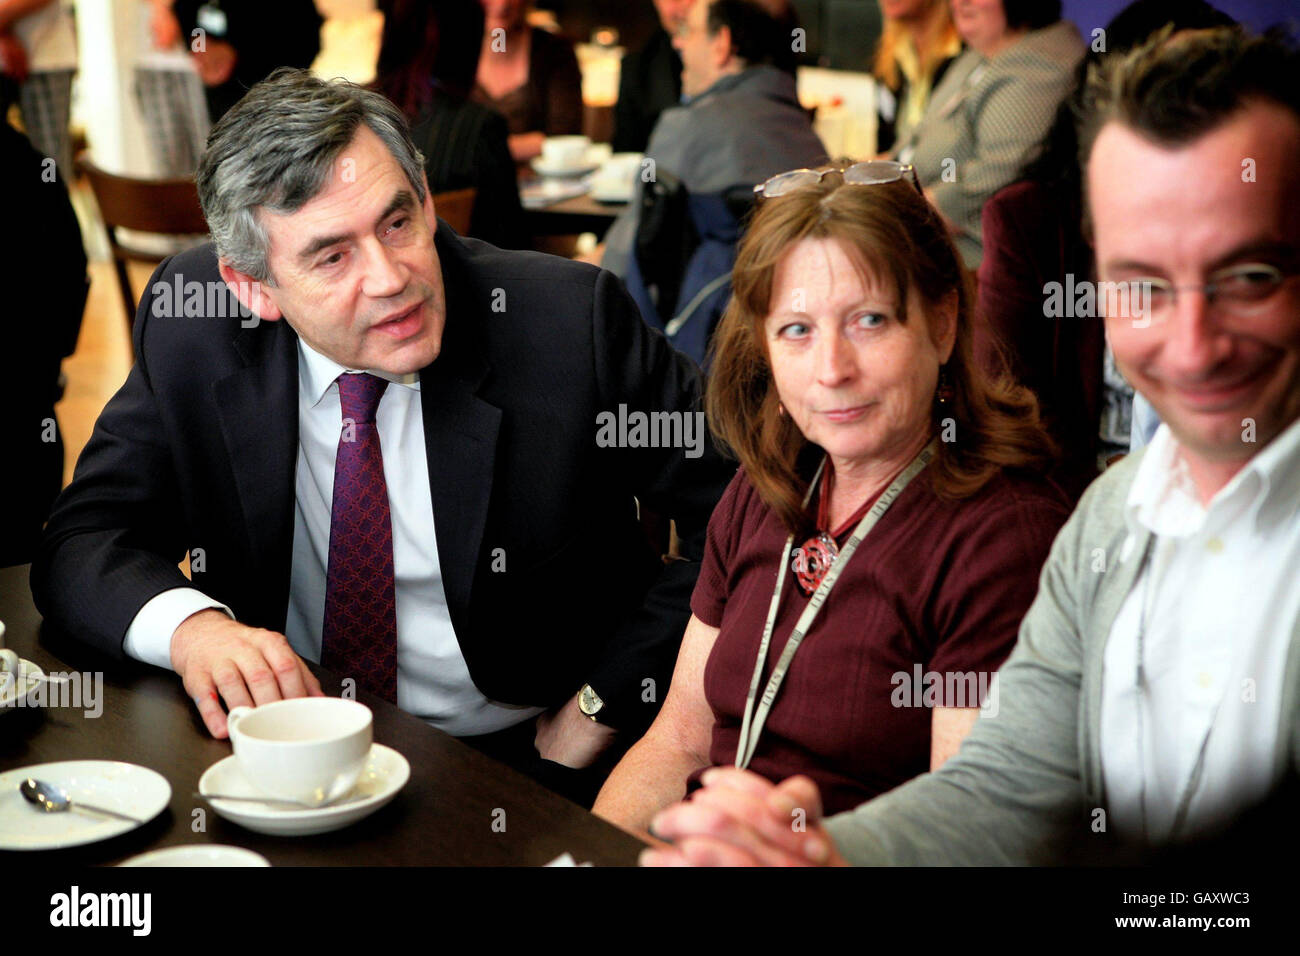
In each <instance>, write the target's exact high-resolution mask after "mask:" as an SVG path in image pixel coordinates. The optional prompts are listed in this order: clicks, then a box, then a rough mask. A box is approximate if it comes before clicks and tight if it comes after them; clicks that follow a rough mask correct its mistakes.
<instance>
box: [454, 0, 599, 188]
mask: <svg viewBox="0 0 1300 956" xmlns="http://www.w3.org/2000/svg"><path fill="white" fill-rule="evenodd" d="M479 2H480V3H482V5H483V13H484V17H485V23H484V32H483V42H482V55H481V56H480V57H479V63H478V82H477V83H476V85H475V86H474V90H473V92H472V94H471V99H473V100H474V102H476V103H481V104H483V105H484V106H487V107H490V108H491V109H494V110H496V111H497V112H498V113H500V114H501V115H502V116H504V117H505V118H506V126H507V127H508V128H509V130H510V155H511V156H513V157H514V159H515V162H517V163H524V162H527V161H528V160H530V159H532V158H533V157H535V156H539V155H540V154H541V152H542V141H543V140H544V139H546V137H548V136H563V135H570V134H577V133H581V132H582V115H583V114H582V110H583V107H582V73H581V72H579V70H578V58H577V56H576V55H575V54H574V52H573V44H572V43H570V42H569V41H568V40H566V39H565V38H564V37H561V36H557V35H555V34H553V33H549V32H547V31H546V30H542V29H540V28H537V27H533V26H531V25H530V24H529V23H528V8H529V5H528V0H479Z"/></svg>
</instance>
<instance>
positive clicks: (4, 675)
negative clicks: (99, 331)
mask: <svg viewBox="0 0 1300 956" xmlns="http://www.w3.org/2000/svg"><path fill="white" fill-rule="evenodd" d="M18 666H19V667H20V668H22V670H21V673H20V674H19V675H14V674H11V673H9V671H0V716H3V715H4V714H7V713H9V711H11V710H17V709H18V707H19V706H20V704H19V701H22V703H23V704H27V703H29V702H30V700H31V697H32V694H34V693H35V692H36V688H37V687H39V686H40V684H41V680H40V679H41V678H43V677H44V676H45V671H43V670H41V669H40V668H39V667H37V666H36V665H35V664H33V663H32V662H31V661H29V660H25V659H24V658H21V657H20V658H18Z"/></svg>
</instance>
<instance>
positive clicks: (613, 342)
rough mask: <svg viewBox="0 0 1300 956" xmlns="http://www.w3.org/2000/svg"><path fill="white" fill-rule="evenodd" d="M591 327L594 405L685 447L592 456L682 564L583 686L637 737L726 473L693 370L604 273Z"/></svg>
mask: <svg viewBox="0 0 1300 956" xmlns="http://www.w3.org/2000/svg"><path fill="white" fill-rule="evenodd" d="M593 325H594V328H593V334H594V339H595V341H594V345H595V349H594V352H595V366H596V367H595V376H596V381H597V387H598V389H599V401H600V407H601V408H602V409H608V410H610V411H616V410H617V409H618V407H619V406H620V405H626V406H627V408H628V410H629V412H631V411H634V410H638V409H639V410H646V411H667V412H670V413H672V414H673V415H675V416H679V419H678V420H679V421H680V422H681V423H682V425H683V429H682V432H681V434H682V436H683V439H689V441H686V440H684V441H683V444H685V445H686V446H687V447H675V448H635V449H632V448H622V449H613V448H611V449H602V452H601V453H602V454H611V455H617V456H619V461H618V465H617V471H618V473H619V475H620V477H621V478H622V479H623V480H624V481H625V482H626V484H627V485H628V487H629V489H630V490H631V491H632V493H633V494H635V495H636V497H637V499H638V500H639V501H640V502H641V504H642V506H643V507H647V508H649V509H651V510H652V511H654V512H655V513H656V514H659V515H662V516H664V517H666V518H671V519H673V521H674V522H675V523H676V527H677V534H678V537H679V539H680V551H681V557H682V560H675V561H669V562H667V563H665V564H664V565H663V567H662V569H661V570H660V572H659V575H658V578H657V580H656V581H655V582H654V584H653V585H652V587H651V588H650V589H649V591H648V592H647V594H646V597H645V601H644V603H643V605H642V606H641V607H640V608H639V609H638V611H637V612H636V613H635V614H633V615H631V616H630V617H629V618H628V619H627V620H626V621H625V622H624V623H623V624H622V626H620V627H619V629H618V631H617V632H616V633H615V634H614V635H613V637H612V638H611V639H610V641H609V642H608V643H607V644H606V647H605V652H604V654H603V655H602V657H601V659H600V660H599V661H598V663H597V665H596V667H595V669H594V670H593V672H592V673H591V674H590V675H589V676H588V678H587V680H588V681H589V682H590V683H591V685H592V686H593V687H594V688H596V690H597V692H598V693H600V695H601V696H602V698H603V699H604V700H605V703H606V707H607V709H608V715H607V716H606V717H605V718H604V719H605V721H606V722H607V723H609V724H610V725H612V726H614V727H617V728H619V729H620V730H622V731H624V732H626V733H635V734H638V735H639V734H640V733H642V732H643V731H644V730H645V728H646V727H648V726H649V724H650V721H651V720H652V719H653V718H654V716H655V714H656V713H657V711H658V705H659V703H660V702H662V701H663V699H664V696H665V695H666V694H667V692H668V683H669V680H670V679H671V677H672V671H673V665H674V664H675V662H676V660H677V653H678V651H679V650H680V647H681V639H682V633H683V632H684V631H685V629H686V623H687V621H688V620H689V618H690V613H691V611H690V599H691V591H692V590H693V589H694V587H695V581H696V578H697V577H698V575H699V569H700V560H701V558H702V557H703V554H704V546H705V539H706V532H707V529H708V521H709V516H710V515H711V514H712V512H713V508H714V506H715V505H716V504H717V502H718V499H719V498H721V496H722V493H723V491H724V490H725V489H726V487H727V483H728V482H729V481H730V480H731V478H732V476H733V475H734V474H735V471H736V466H735V464H734V463H729V462H727V461H726V460H725V459H723V457H722V456H721V455H720V454H719V452H718V451H717V449H716V448H715V447H714V445H713V442H712V440H711V438H710V436H709V434H708V431H707V427H706V425H705V421H704V411H703V401H702V377H701V375H700V371H699V369H698V368H697V367H696V366H695V364H694V363H693V362H692V361H691V360H690V359H689V358H687V357H686V356H684V355H682V354H681V353H680V352H677V351H676V350H674V349H673V348H672V347H671V346H670V345H669V344H668V340H667V339H665V338H664V337H663V336H662V335H661V334H659V333H658V332H656V331H654V330H652V329H650V327H649V326H647V325H646V324H645V322H643V321H642V320H641V316H640V314H639V313H638V312H637V310H636V306H635V305H634V304H633V303H632V300H631V298H630V297H629V296H628V294H627V291H626V290H625V289H624V288H623V285H622V283H621V282H619V281H618V279H617V278H615V277H614V276H613V275H612V274H610V273H609V272H605V271H602V272H601V273H600V275H599V278H598V279H597V281H596V295H595V307H594V314H593ZM647 680H650V681H653V683H651V684H647V683H646V681H647ZM575 690H576V688H575Z"/></svg>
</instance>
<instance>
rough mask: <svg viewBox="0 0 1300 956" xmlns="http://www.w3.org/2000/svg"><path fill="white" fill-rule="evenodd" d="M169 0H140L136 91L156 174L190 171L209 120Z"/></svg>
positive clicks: (195, 164)
mask: <svg viewBox="0 0 1300 956" xmlns="http://www.w3.org/2000/svg"><path fill="white" fill-rule="evenodd" d="M171 7H172V0H140V3H139V10H140V29H139V32H138V34H137V40H138V43H139V46H138V47H137V51H136V60H135V97H136V103H137V104H138V105H139V107H140V116H141V118H142V119H143V120H144V126H145V129H146V130H148V132H149V142H150V145H151V146H152V147H153V163H154V172H155V173H156V175H158V176H160V177H163V178H180V177H184V176H193V175H194V170H195V169H197V168H198V165H199V156H200V155H202V153H203V146H204V144H205V143H206V142H207V139H208V130H209V129H210V128H211V126H212V123H211V121H210V120H209V118H208V103H207V97H205V96H204V93H203V82H202V81H201V80H200V79H199V74H198V68H197V66H196V65H195V62H194V60H193V58H192V57H191V56H190V54H189V46H188V45H187V44H186V43H184V42H182V39H181V31H180V24H179V23H178V22H177V21H176V17H175V15H174V14H173V13H172V9H171Z"/></svg>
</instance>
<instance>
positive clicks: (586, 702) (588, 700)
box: [578, 684, 605, 722]
mask: <svg viewBox="0 0 1300 956" xmlns="http://www.w3.org/2000/svg"><path fill="white" fill-rule="evenodd" d="M604 707H605V702H604V701H603V700H601V699H600V695H599V694H597V693H596V691H595V690H593V689H592V686H591V685H590V684H583V685H582V690H580V691H578V709H579V710H581V711H582V712H583V714H584V715H585V716H586V717H587V719H588V720H592V721H596V722H599V720H600V718H599V717H598V716H597V714H599V713H600V712H601V710H603V709H604Z"/></svg>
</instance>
